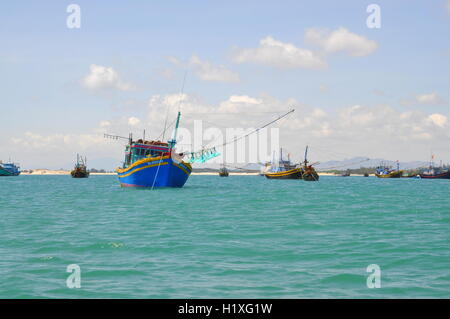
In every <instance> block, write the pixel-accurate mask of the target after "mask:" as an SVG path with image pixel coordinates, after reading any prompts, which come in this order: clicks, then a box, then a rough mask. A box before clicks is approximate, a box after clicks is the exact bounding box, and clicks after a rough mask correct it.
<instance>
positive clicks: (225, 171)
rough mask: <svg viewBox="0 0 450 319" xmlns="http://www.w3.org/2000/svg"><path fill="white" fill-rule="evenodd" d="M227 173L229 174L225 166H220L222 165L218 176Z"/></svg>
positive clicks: (224, 175)
mask: <svg viewBox="0 0 450 319" xmlns="http://www.w3.org/2000/svg"><path fill="white" fill-rule="evenodd" d="M228 175H230V174H229V173H228V170H227V168H226V167H225V166H222V167H221V168H220V169H219V176H220V177H228Z"/></svg>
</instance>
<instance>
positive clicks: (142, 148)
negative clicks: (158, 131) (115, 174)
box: [124, 139, 170, 168]
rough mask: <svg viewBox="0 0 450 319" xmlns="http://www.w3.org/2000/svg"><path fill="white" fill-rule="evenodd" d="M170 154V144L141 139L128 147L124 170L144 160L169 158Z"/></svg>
mask: <svg viewBox="0 0 450 319" xmlns="http://www.w3.org/2000/svg"><path fill="white" fill-rule="evenodd" d="M169 154H170V149H169V144H168V143H164V142H161V141H144V140H142V139H140V140H137V141H136V142H132V143H131V144H130V145H127V146H126V148H125V162H124V168H126V167H128V166H129V165H131V164H133V163H134V162H136V161H139V160H141V159H143V158H147V157H156V156H167V155H169Z"/></svg>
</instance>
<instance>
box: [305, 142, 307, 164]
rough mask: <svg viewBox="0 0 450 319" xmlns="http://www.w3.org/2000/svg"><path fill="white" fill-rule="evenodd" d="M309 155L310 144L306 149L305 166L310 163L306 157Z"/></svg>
mask: <svg viewBox="0 0 450 319" xmlns="http://www.w3.org/2000/svg"><path fill="white" fill-rule="evenodd" d="M307 156H308V145H306V150H305V167H306V165H307V164H308V160H307V159H306V158H307Z"/></svg>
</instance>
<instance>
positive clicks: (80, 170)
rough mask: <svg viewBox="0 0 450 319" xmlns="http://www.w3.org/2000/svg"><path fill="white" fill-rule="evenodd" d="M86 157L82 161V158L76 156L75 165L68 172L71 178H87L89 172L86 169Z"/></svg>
mask: <svg viewBox="0 0 450 319" xmlns="http://www.w3.org/2000/svg"><path fill="white" fill-rule="evenodd" d="M86 162H87V161H86V157H85V158H84V159H83V157H82V156H80V155H79V154H77V163H76V164H75V167H74V169H73V170H72V171H71V172H70V175H72V177H73V178H88V177H89V172H88V170H87V168H86Z"/></svg>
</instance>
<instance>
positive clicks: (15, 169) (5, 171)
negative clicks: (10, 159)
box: [0, 162, 20, 176]
mask: <svg viewBox="0 0 450 319" xmlns="http://www.w3.org/2000/svg"><path fill="white" fill-rule="evenodd" d="M19 174H20V167H19V165H18V164H15V163H2V162H0V176H18V175H19Z"/></svg>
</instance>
